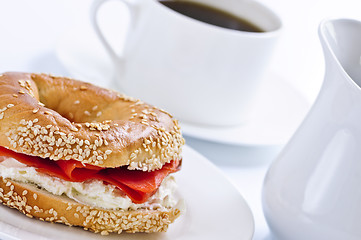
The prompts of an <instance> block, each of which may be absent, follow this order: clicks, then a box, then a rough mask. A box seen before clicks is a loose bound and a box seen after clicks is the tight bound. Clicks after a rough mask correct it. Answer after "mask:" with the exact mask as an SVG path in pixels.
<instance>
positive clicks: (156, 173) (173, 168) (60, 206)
mask: <svg viewBox="0 0 361 240" xmlns="http://www.w3.org/2000/svg"><path fill="white" fill-rule="evenodd" d="M183 145H184V139H183V137H182V135H181V132H180V128H179V126H178V122H177V120H175V119H174V118H173V117H172V116H171V115H170V114H169V113H167V112H165V111H164V110H161V109H158V108H156V107H154V106H151V105H148V104H146V103H144V102H142V101H140V100H138V99H134V98H131V97H128V96H125V95H123V94H120V93H117V92H115V91H111V90H107V89H103V88H100V87H96V86H94V85H91V84H89V83H84V82H81V81H77V80H73V79H69V78H63V77H54V76H51V75H47V74H33V73H17V72H11V73H4V74H2V75H0V202H1V203H2V204H4V205H6V206H8V207H10V208H15V209H17V210H19V211H20V212H22V213H23V214H25V215H26V216H28V217H30V218H37V219H40V220H42V221H48V222H56V223H63V224H66V225H69V226H79V227H82V228H84V229H85V230H91V231H93V232H96V233H101V234H103V235H106V234H108V233H111V232H116V233H121V232H122V231H125V232H132V233H134V232H165V231H166V230H167V228H168V226H169V224H170V223H172V222H173V221H174V220H175V219H176V218H177V217H178V216H179V215H180V214H181V210H182V204H181V201H179V199H176V197H175V196H174V195H175V194H174V192H175V189H176V183H175V180H174V175H173V173H175V172H177V171H179V170H180V168H181V162H182V158H181V151H182V146H183Z"/></svg>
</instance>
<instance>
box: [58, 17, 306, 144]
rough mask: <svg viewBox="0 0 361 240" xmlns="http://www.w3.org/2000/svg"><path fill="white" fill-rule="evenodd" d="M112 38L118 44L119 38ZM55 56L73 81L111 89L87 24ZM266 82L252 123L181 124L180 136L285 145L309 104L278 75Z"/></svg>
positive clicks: (104, 59) (104, 57)
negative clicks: (214, 125) (236, 124)
mask: <svg viewBox="0 0 361 240" xmlns="http://www.w3.org/2000/svg"><path fill="white" fill-rule="evenodd" d="M113 29H115V28H113ZM110 38H112V36H111V37H110ZM115 38H118V40H119V41H121V40H120V39H121V38H119V37H116V36H115ZM56 53H57V56H58V58H59V59H60V61H61V62H62V63H63V65H64V66H65V68H66V69H67V70H68V71H69V73H70V74H71V75H72V77H74V78H77V79H80V80H84V81H88V82H91V83H93V84H96V85H99V86H103V87H109V86H111V85H112V84H111V82H112V79H113V66H112V63H111V60H110V58H109V56H108V54H107V53H106V52H105V50H104V48H103V46H102V44H101V43H100V41H99V40H98V37H97V36H96V34H95V32H94V31H93V29H92V27H91V25H90V23H89V22H83V23H79V24H78V25H77V26H75V27H74V28H73V29H71V30H70V31H69V32H68V33H66V34H65V35H64V36H63V38H62V39H60V41H59V44H58V46H57V48H56ZM265 78H266V79H265V81H264V84H263V86H262V87H261V89H260V92H259V95H258V97H257V105H256V106H255V109H254V116H253V118H252V120H251V121H249V122H248V123H246V124H244V125H241V126H237V127H229V128H214V127H204V126H196V125H192V124H188V123H184V122H183V123H181V126H182V129H183V133H184V134H185V135H188V136H192V137H195V138H200V139H204V140H209V141H215V142H221V143H227V144H234V145H282V144H285V143H286V142H287V141H288V140H289V139H290V137H291V136H292V134H293V133H294V132H295V130H296V128H297V127H298V126H299V124H300V123H301V121H302V119H303V118H304V116H305V115H306V113H307V111H308V110H309V107H310V103H308V102H307V100H306V99H305V98H304V97H303V96H302V95H301V94H300V93H299V92H298V91H297V90H296V89H295V88H293V87H292V86H291V85H289V84H288V83H287V82H286V81H285V80H283V79H282V77H281V76H280V75H278V74H275V73H273V72H272V71H271V72H270V73H269V74H266V76H265Z"/></svg>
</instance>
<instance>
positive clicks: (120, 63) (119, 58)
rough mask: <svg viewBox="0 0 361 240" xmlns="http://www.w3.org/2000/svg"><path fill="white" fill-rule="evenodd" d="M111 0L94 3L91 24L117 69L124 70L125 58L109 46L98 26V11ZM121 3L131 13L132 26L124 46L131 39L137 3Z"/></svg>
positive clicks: (126, 0) (125, 1) (130, 25)
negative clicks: (130, 33)
mask: <svg viewBox="0 0 361 240" xmlns="http://www.w3.org/2000/svg"><path fill="white" fill-rule="evenodd" d="M108 1H111V0H96V1H94V3H93V5H92V7H91V12H90V17H91V23H92V25H93V28H94V30H95V32H96V34H97V35H98V37H99V39H100V41H101V42H102V44H103V46H104V47H105V49H106V51H107V52H108V53H109V55H110V57H111V58H112V60H113V61H114V62H116V63H117V68H119V67H120V68H122V67H123V65H124V64H123V62H124V57H123V56H120V55H118V54H117V53H116V52H115V51H114V49H113V48H112V46H111V45H110V44H109V42H108V40H107V39H106V38H105V36H104V34H103V32H102V30H101V29H100V27H99V24H98V17H97V14H98V11H99V9H100V7H101V6H102V5H103V4H104V3H105V2H108ZM119 1H121V2H123V3H124V4H125V6H126V7H127V8H128V10H129V13H130V24H129V29H128V31H127V33H126V35H125V40H124V44H126V42H127V39H128V38H129V31H130V30H131V28H132V26H134V21H135V16H136V14H135V9H136V8H135V3H134V2H131V1H130V0H119Z"/></svg>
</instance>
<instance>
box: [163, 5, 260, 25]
mask: <svg viewBox="0 0 361 240" xmlns="http://www.w3.org/2000/svg"><path fill="white" fill-rule="evenodd" d="M220 1H221V0H220ZM159 2H160V3H162V4H163V5H165V6H167V7H169V8H170V9H172V10H174V11H176V12H179V13H181V14H183V15H185V16H188V17H191V18H193V19H196V20H199V21H202V22H205V23H208V24H212V25H215V26H218V27H223V28H228V29H233V30H238V31H245V32H264V31H263V30H262V29H261V28H260V27H258V26H256V25H254V24H253V23H251V22H249V21H247V20H245V19H243V18H240V17H238V16H235V15H233V14H231V13H228V12H226V11H223V10H220V9H217V8H214V7H211V6H207V5H204V4H201V3H196V2H188V1H171V0H163V1H159Z"/></svg>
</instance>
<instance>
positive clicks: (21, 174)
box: [0, 157, 177, 210]
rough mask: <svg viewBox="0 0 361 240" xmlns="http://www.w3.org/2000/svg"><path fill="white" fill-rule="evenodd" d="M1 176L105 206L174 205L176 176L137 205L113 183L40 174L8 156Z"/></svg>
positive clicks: (0, 164) (1, 160)
mask: <svg viewBox="0 0 361 240" xmlns="http://www.w3.org/2000/svg"><path fill="white" fill-rule="evenodd" d="M0 176H1V177H3V178H8V179H12V180H14V181H18V182H22V183H30V184H35V185H36V186H38V187H40V188H42V189H45V190H46V191H48V192H50V193H52V194H54V195H66V196H68V197H69V198H71V199H74V200H75V201H77V202H79V203H82V204H86V205H89V206H93V207H98V208H103V209H114V210H115V209H124V210H137V209H144V208H146V209H159V208H168V207H175V206H176V204H177V201H176V199H175V198H174V192H175V190H176V187H177V186H176V183H175V180H174V177H173V176H168V177H166V178H165V179H164V180H163V182H162V184H161V185H160V187H159V189H158V191H157V192H156V193H155V194H154V195H153V196H152V197H150V198H149V199H148V201H147V202H145V203H142V204H135V203H133V202H132V201H131V199H130V198H129V197H128V196H126V195H124V194H121V192H120V191H119V190H118V189H117V188H116V187H115V186H112V185H106V184H104V183H103V182H102V181H99V180H88V181H85V182H69V181H65V180H62V179H59V178H56V177H51V176H49V175H47V174H43V173H39V172H37V171H36V170H35V168H33V167H28V166H26V165H25V164H22V163H20V162H18V161H17V160H15V159H13V158H9V157H0Z"/></svg>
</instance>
